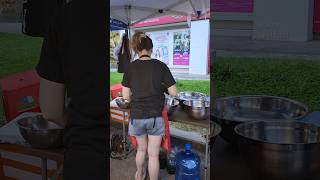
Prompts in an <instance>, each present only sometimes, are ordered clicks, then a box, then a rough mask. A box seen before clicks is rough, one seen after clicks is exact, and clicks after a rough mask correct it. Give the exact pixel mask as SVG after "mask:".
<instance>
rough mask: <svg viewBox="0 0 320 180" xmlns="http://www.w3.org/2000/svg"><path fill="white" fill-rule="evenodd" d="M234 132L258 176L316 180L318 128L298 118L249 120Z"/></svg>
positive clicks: (318, 173)
mask: <svg viewBox="0 0 320 180" xmlns="http://www.w3.org/2000/svg"><path fill="white" fill-rule="evenodd" d="M235 132H236V133H237V135H238V136H239V140H238V143H239V149H240V151H241V152H242V153H243V155H244V156H243V157H244V159H245V161H246V162H247V163H248V165H249V167H250V169H251V170H252V172H255V175H257V179H268V180H270V179H272V180H311V179H312V180H313V179H314V180H315V179H319V177H320V128H319V127H317V126H314V125H311V124H306V123H303V122H298V121H252V122H246V123H242V124H239V125H237V126H236V127H235Z"/></svg>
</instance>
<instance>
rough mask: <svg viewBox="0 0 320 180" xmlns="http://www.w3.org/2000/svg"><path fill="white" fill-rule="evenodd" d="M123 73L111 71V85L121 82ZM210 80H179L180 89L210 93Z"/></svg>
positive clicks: (178, 86) (178, 87)
mask: <svg viewBox="0 0 320 180" xmlns="http://www.w3.org/2000/svg"><path fill="white" fill-rule="evenodd" d="M122 76H123V74H120V73H115V72H111V73H110V85H114V84H118V83H121V81H122ZM209 83H210V81H191V80H178V81H177V89H178V91H197V92H202V93H205V94H207V95H209V85H210V84H209Z"/></svg>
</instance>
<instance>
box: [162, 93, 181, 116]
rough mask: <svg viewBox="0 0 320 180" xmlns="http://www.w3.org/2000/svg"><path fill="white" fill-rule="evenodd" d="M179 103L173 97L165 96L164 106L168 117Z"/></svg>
mask: <svg viewBox="0 0 320 180" xmlns="http://www.w3.org/2000/svg"><path fill="white" fill-rule="evenodd" d="M178 105H179V101H178V100H176V99H175V98H173V97H169V96H167V97H166V99H165V106H166V108H167V110H168V115H169V116H170V115H171V114H172V113H173V112H174V111H175V110H176V108H177V107H178Z"/></svg>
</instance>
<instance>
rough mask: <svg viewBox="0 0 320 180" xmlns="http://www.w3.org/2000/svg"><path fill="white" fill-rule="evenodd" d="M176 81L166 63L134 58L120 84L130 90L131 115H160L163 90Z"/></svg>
mask: <svg viewBox="0 0 320 180" xmlns="http://www.w3.org/2000/svg"><path fill="white" fill-rule="evenodd" d="M175 83H176V82H175V80H174V78H173V76H172V74H171V72H170V70H169V68H168V66H167V65H166V64H164V63H163V62H161V61H159V60H156V59H152V60H135V61H133V62H132V63H131V64H130V65H129V67H128V70H127V72H126V73H125V74H124V76H123V81H122V85H123V86H125V87H128V88H130V90H131V92H132V97H131V99H132V101H131V114H130V115H131V117H132V118H134V119H144V118H151V117H158V116H162V110H163V106H164V98H165V97H164V91H165V90H166V89H167V88H168V87H170V86H172V85H174V84H175Z"/></svg>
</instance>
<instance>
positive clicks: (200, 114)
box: [183, 100, 210, 120]
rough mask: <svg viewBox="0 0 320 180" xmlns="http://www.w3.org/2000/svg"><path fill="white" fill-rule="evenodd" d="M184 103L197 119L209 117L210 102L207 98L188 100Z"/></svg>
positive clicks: (192, 116) (189, 112) (191, 115)
mask: <svg viewBox="0 0 320 180" xmlns="http://www.w3.org/2000/svg"><path fill="white" fill-rule="evenodd" d="M183 104H184V105H185V109H186V111H187V113H188V114H189V116H190V117H191V118H193V119H196V120H205V119H208V117H209V114H210V102H208V101H205V100H186V101H184V102H183Z"/></svg>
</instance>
